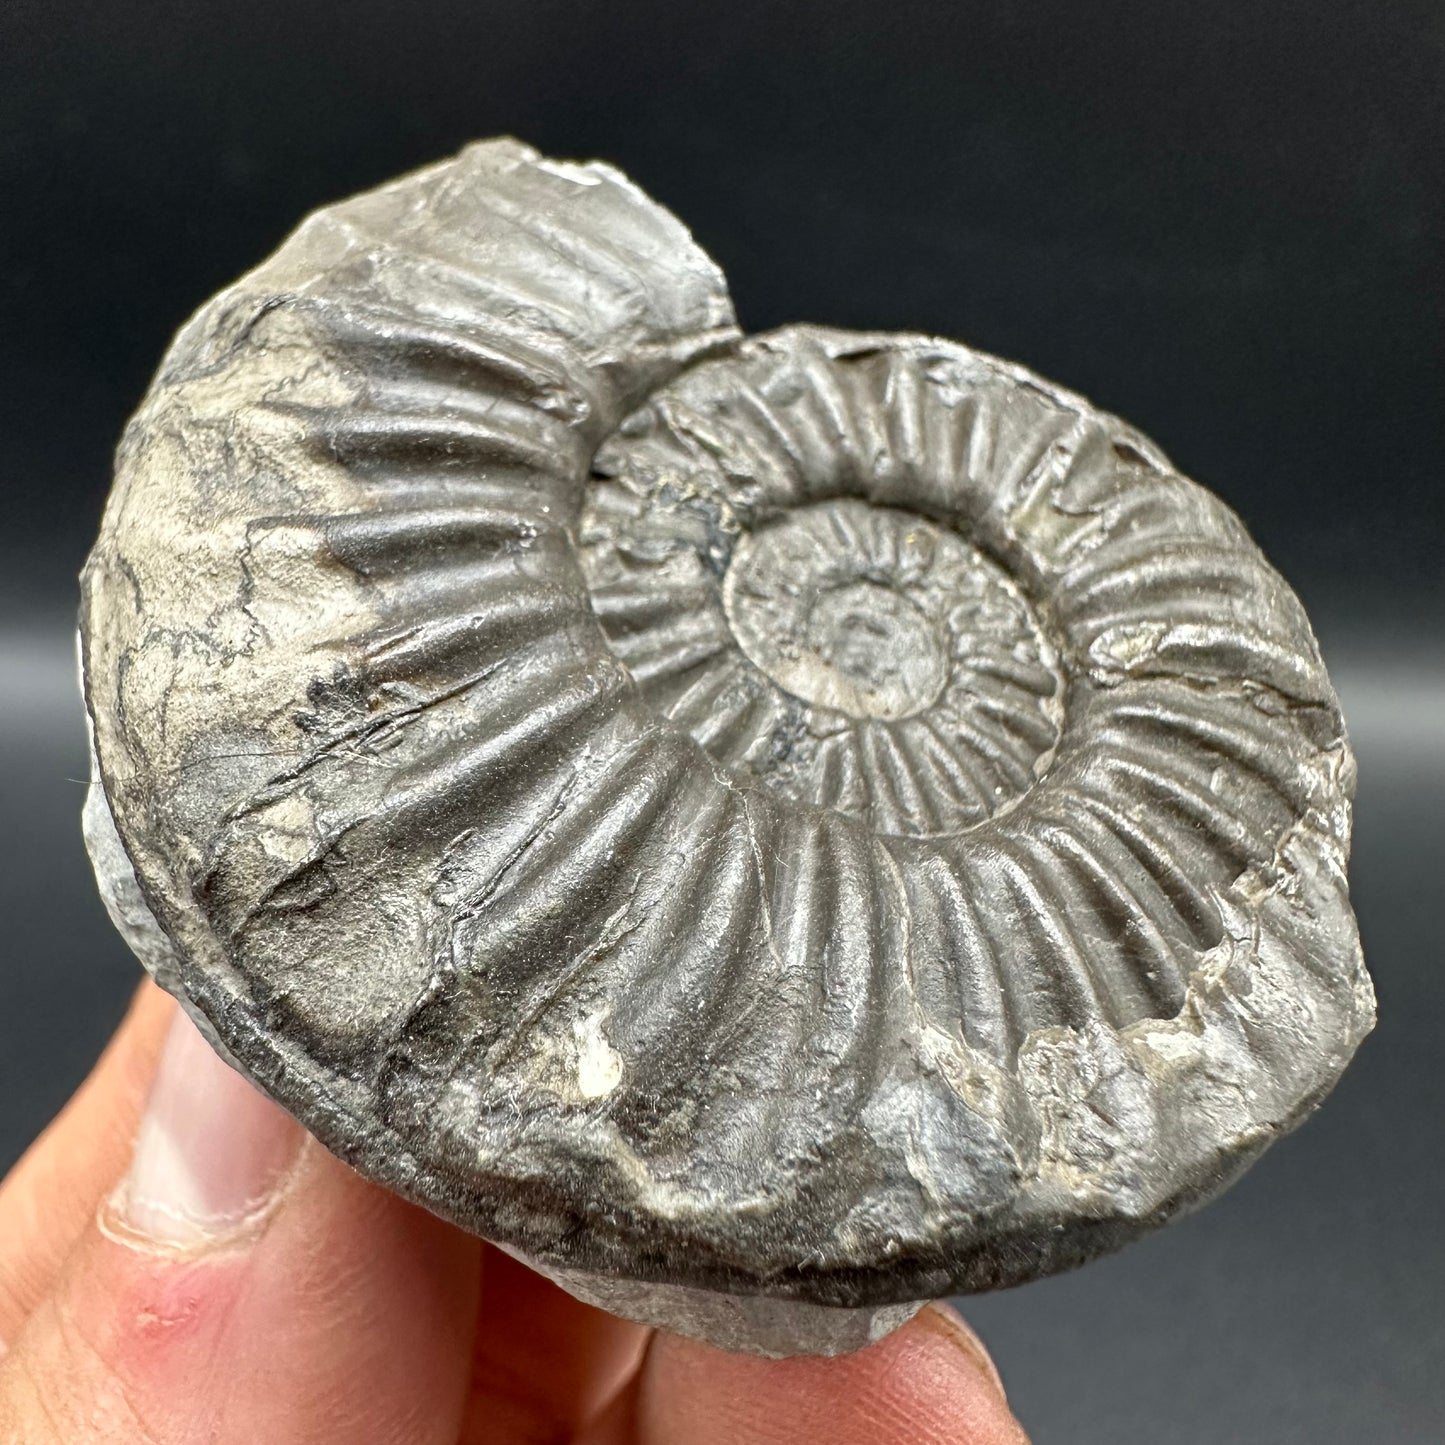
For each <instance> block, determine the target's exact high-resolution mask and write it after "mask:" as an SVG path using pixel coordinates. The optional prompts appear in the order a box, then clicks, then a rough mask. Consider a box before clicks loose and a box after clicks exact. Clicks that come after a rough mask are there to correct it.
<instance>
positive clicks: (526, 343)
mask: <svg viewBox="0 0 1445 1445" xmlns="http://www.w3.org/2000/svg"><path fill="white" fill-rule="evenodd" d="M83 580H84V601H83V609H82V624H81V634H82V646H83V659H84V673H85V689H86V701H87V706H88V710H89V714H90V718H91V722H92V728H93V737H94V745H95V753H96V760H97V769H98V771H97V774H96V776H97V778H98V779H99V783H98V785H97V787H96V788H94V789H93V790H92V794H91V799H90V802H89V804H88V807H87V819H86V823H87V828H86V831H87V836H88V839H89V841H90V846H91V850H92V856H93V858H94V860H95V863H96V867H97V873H98V876H99V878H100V881H101V886H102V891H103V892H104V894H105V895H106V898H107V901H108V903H109V905H110V907H111V910H112V913H113V915H114V916H115V918H116V921H117V923H118V925H119V926H120V927H121V928H122V930H123V931H124V932H125V934H126V936H127V938H128V939H130V940H131V942H132V944H133V946H134V947H135V948H136V950H137V952H138V953H139V954H140V956H141V957H142V959H143V960H144V961H145V963H146V965H147V966H148V967H149V968H150V969H151V970H152V972H154V973H155V974H156V976H157V977H158V978H159V979H160V981H161V982H162V983H163V984H164V985H165V987H167V988H168V989H170V990H171V991H172V992H174V993H176V994H177V996H178V997H179V998H180V999H181V1000H182V1002H183V1003H184V1005H185V1006H186V1008H187V1009H188V1010H189V1011H190V1012H191V1013H192V1015H193V1016H194V1017H196V1018H197V1020H198V1021H199V1022H200V1023H201V1024H202V1026H203V1028H204V1029H205V1031H206V1032H207V1034H208V1036H209V1037H211V1038H212V1039H213V1040H214V1042H215V1043H216V1045H217V1047H218V1048H220V1049H222V1050H223V1052H224V1053H225V1054H226V1055H227V1057H229V1058H230V1059H231V1060H232V1061H233V1062H234V1063H235V1064H236V1065H237V1066H238V1067H239V1068H241V1069H242V1070H243V1071H244V1072H245V1073H247V1074H248V1075H249V1076H250V1077H251V1078H252V1079H253V1080H255V1081H256V1082H257V1083H258V1084H259V1085H260V1086H261V1087H262V1088H263V1089H265V1090H266V1091H267V1092H269V1093H270V1094H271V1095H273V1096H274V1097H275V1098H276V1099H278V1100H279V1101H280V1102H281V1103H282V1104H283V1105H284V1106H285V1107H286V1108H287V1109H289V1110H290V1111H291V1112H292V1113H293V1114H294V1115H295V1116H296V1117H297V1118H298V1119H300V1120H301V1121H302V1122H303V1123H304V1124H305V1125H306V1126H307V1127H308V1128H309V1129H310V1130H312V1131H313V1132H314V1133H315V1134H316V1135H317V1136H318V1137H319V1138H320V1139H321V1140H322V1141H323V1142H324V1143H325V1144H326V1145H327V1146H328V1147H329V1148H331V1149H332V1150H334V1151H335V1152H336V1153H337V1154H339V1155H340V1156H341V1157H342V1158H344V1159H346V1160H348V1161H349V1162H351V1163H352V1164H353V1165H355V1166H356V1167H357V1168H358V1169H359V1170H361V1171H362V1172H363V1173H364V1174H366V1175H368V1176H370V1177H371V1178H373V1179H376V1180H379V1181H381V1182H383V1183H384V1184H386V1185H389V1186H390V1187H391V1188H393V1189H395V1190H397V1191H399V1192H400V1193H401V1194H403V1195H406V1196H408V1197H410V1198H412V1199H415V1200H418V1201H420V1202H421V1203H422V1204H424V1205H426V1206H427V1207H428V1208H430V1209H432V1210H434V1211H435V1212H436V1213H438V1214H440V1215H442V1216H444V1217H445V1218H447V1219H450V1220H453V1221H455V1222H456V1223H458V1224H460V1225H462V1226H464V1227H465V1228H467V1229H470V1230H473V1231H475V1232H477V1233H478V1234H481V1235H484V1236H485V1237H487V1238H489V1239H492V1240H494V1241H496V1242H497V1243H498V1244H500V1245H501V1246H502V1247H504V1248H506V1249H508V1250H509V1251H511V1252H513V1253H515V1254H517V1255H518V1256H519V1257H521V1258H523V1259H525V1260H527V1261H528V1262H529V1263H531V1264H532V1265H534V1266H535V1267H536V1268H538V1269H541V1270H542V1271H544V1272H546V1273H548V1274H550V1275H551V1276H553V1277H554V1278H556V1279H558V1280H559V1281H560V1282H562V1283H563V1284H564V1285H566V1287H567V1288H569V1289H571V1290H573V1291H574V1292H575V1293H577V1294H579V1295H581V1296H582V1297H583V1298H587V1299H591V1300H594V1301H597V1302H600V1303H602V1304H604V1305H606V1306H607V1307H608V1308H611V1309H614V1310H616V1311H618V1312H619V1313H622V1314H626V1315H630V1316H632V1317H634V1318H637V1319H641V1320H644V1321H648V1322H652V1323H660V1324H664V1325H668V1326H671V1327H672V1328H675V1329H680V1330H683V1331H685V1332H689V1333H693V1334H698V1335H701V1336H703V1337H705V1338H709V1339H712V1340H714V1341H715V1342H717V1343H719V1344H723V1345H727V1346H732V1347H737V1348H748V1349H755V1350H762V1351H765V1352H768V1353H775V1354H783V1353H790V1352H795V1351H817V1352H835V1351H839V1350H846V1349H851V1348H856V1347H857V1346H859V1345H861V1344H864V1343H866V1342H867V1340H868V1339H870V1338H874V1337H876V1336H877V1335H879V1334H881V1333H883V1332H884V1331H886V1330H887V1329H889V1328H892V1327H893V1326H894V1325H896V1324H898V1323H900V1322H901V1321H902V1320H903V1319H906V1318H907V1317H908V1315H909V1314H910V1313H911V1312H912V1311H913V1310H914V1309H916V1308H917V1306H918V1303H919V1302H920V1301H923V1300H926V1299H930V1298H933V1297H936V1296H940V1295H946V1294H950V1293H954V1292H958V1291H970V1290H984V1289H991V1288H995V1287H998V1286H1002V1285H1009V1284H1014V1283H1017V1282H1019V1281H1022V1280H1027V1279H1031V1278H1034V1277H1035V1276H1038V1275H1043V1274H1047V1273H1049V1272H1051V1271H1055V1270H1061V1269H1067V1268H1070V1267H1072V1266H1075V1265H1078V1264H1081V1263H1083V1262H1084V1261H1086V1260H1088V1259H1091V1258H1093V1257H1094V1256H1097V1255H1099V1254H1102V1253H1104V1252H1105V1251H1108V1250H1112V1249H1116V1248H1118V1247H1119V1246H1120V1245H1122V1244H1125V1243H1127V1242H1128V1241H1130V1240H1132V1239H1135V1238H1137V1237H1138V1236H1140V1235H1141V1234H1143V1233H1145V1232H1146V1231H1148V1230H1150V1229H1153V1228H1155V1227H1156V1226H1158V1225H1159V1224H1161V1223H1163V1222H1165V1221H1167V1220H1168V1219H1170V1218H1172V1217H1173V1216H1174V1215H1176V1214H1178V1213H1180V1212H1181V1211H1184V1210H1187V1209H1189V1208H1191V1207H1193V1206H1195V1205H1197V1204H1199V1203H1201V1202H1202V1201H1204V1200H1206V1199H1208V1198H1209V1197H1211V1196H1212V1195H1214V1194H1216V1193H1217V1192H1218V1191H1219V1190H1221V1189H1222V1188H1224V1187H1225V1186H1226V1185H1227V1184H1228V1183H1229V1182H1230V1181H1231V1180H1233V1179H1234V1178H1235V1177H1236V1176H1238V1175H1239V1173H1240V1172H1241V1171H1242V1170H1243V1169H1244V1168H1245V1167H1246V1166H1247V1165H1248V1164H1249V1163H1250V1162H1251V1161H1252V1160H1253V1159H1255V1158H1256V1157H1257V1156H1258V1155H1259V1153H1260V1152H1261V1151H1262V1150H1263V1149H1264V1148H1265V1147H1266V1146H1267V1145H1268V1144H1269V1143H1271V1142H1272V1141H1273V1140H1274V1139H1276V1138H1277V1137H1278V1136H1279V1135H1280V1134H1282V1133H1284V1132H1285V1131H1287V1130H1289V1129H1291V1128H1293V1127H1294V1126H1295V1125H1296V1124H1298V1123H1299V1122H1300V1121H1301V1120H1302V1119H1303V1118H1304V1117H1305V1116H1306V1115H1307V1114H1308V1113H1309V1112H1310V1111H1311V1110H1312V1109H1313V1108H1314V1107H1315V1106H1316V1105H1317V1104H1318V1103H1319V1101H1320V1100H1321V1099H1322V1098H1323V1096H1324V1095H1325V1093H1326V1092H1327V1091H1328V1090H1329V1089H1330V1087H1331V1086H1332V1085H1333V1084H1334V1082H1335V1080H1336V1079H1337V1078H1338V1076H1339V1074H1340V1072H1341V1070H1342V1069H1343V1068H1344V1067H1345V1065H1346V1063H1347V1062H1348V1060H1349V1058H1350V1056H1351V1054H1352V1053H1353V1051H1354V1049H1355V1047H1356V1045H1357V1044H1358V1042H1359V1040H1360V1039H1361V1038H1362V1036H1363V1035H1364V1034H1365V1033H1366V1032H1367V1031H1368V1029H1369V1028H1370V1025H1371V1023H1372V1020H1373V997H1372V993H1371V989H1370V984H1369V979H1368V976H1367V975H1366V973H1365V971H1364V967H1363V964H1362V962H1361V958H1360V951H1359V943H1358V937H1357V934H1356V931H1355V926H1354V921H1353V917H1352V914H1351V912H1350V907H1349V902H1348V897H1347V892H1346V881H1345V864H1346V859H1347V854H1348V844H1349V827H1350V798H1351V794H1352V789H1353V782H1354V766H1353V760H1352V758H1351V754H1350V751H1349V747H1348V745H1347V742H1346V738H1345V731H1344V726H1343V723H1342V720H1341V717H1340V712H1339V707H1338V704H1337V702H1336V699H1335V695H1334V693H1333V691H1332V690H1331V688H1330V684H1329V680H1328V678H1327V677H1326V674H1325V670H1324V667H1323V665H1322V663H1321V660H1320V656H1319V651H1318V648H1317V646H1316V643H1315V640H1314V637H1313V635H1312V633H1311V631H1310V627H1309V624H1308V621H1307V620H1306V618H1305V616H1304V613H1303V611H1302V610H1301V608H1300V605H1299V603H1298V601H1297V600H1296V598H1295V596H1294V594H1293V593H1292V592H1291V591H1290V590H1289V588H1288V587H1287V586H1286V585H1285V584H1284V582H1283V581H1282V580H1281V579H1280V578H1279V577H1278V575H1277V574H1276V573H1275V572H1274V571H1273V570H1272V569H1271V568H1270V567H1269V566H1268V564H1267V563H1266V562H1265V561H1264V559H1263V557H1262V556H1261V555H1260V553H1259V552H1258V550H1257V549H1256V548H1255V546H1254V545H1253V543H1252V542H1251V541H1250V539H1249V537H1248V535H1247V533H1246V532H1245V529H1244V527H1243V526H1242V525H1241V523H1240V522H1239V520H1238V519H1237V518H1236V517H1235V516H1234V515H1233V514H1232V513H1231V512H1230V511H1229V510H1228V509H1227V508H1226V507H1224V506H1223V505H1222V504H1221V503H1220V502H1219V501H1218V500H1216V499H1215V498H1214V497H1213V496H1212V495H1211V494H1210V493H1208V492H1206V491H1204V490H1203V489H1202V488H1200V487H1198V486H1197V485H1195V484H1194V483H1193V482H1190V481H1188V480H1186V479H1185V478H1183V477H1181V476H1179V475H1178V474H1177V473H1176V472H1175V471H1174V470H1173V468H1172V467H1171V466H1170V464H1169V462H1168V460H1167V459H1166V458H1165V457H1164V456H1163V455H1162V454H1161V453H1160V451H1159V450H1158V448H1157V447H1155V446H1154V445H1153V444H1152V443H1151V442H1149V441H1148V440H1147V439H1146V438H1145V437H1143V436H1141V435H1140V434H1139V433H1138V432H1136V431H1134V430H1133V429H1132V428H1130V427H1128V426H1126V425H1125V424H1124V423H1122V422H1120V421H1119V420H1117V419H1116V418H1114V417H1112V416H1109V415H1106V414H1104V413H1101V412H1099V411H1097V410H1095V409H1094V408H1092V407H1090V406H1089V405H1088V403H1086V402H1085V401H1084V400H1083V399H1082V398H1080V397H1078V396H1075V395H1073V394H1071V393H1069V392H1067V391H1064V390H1062V389H1060V388H1059V387H1056V386H1054V385H1052V384H1051V383H1049V382H1046V381H1043V380H1041V379H1040V378H1038V377H1036V376H1034V375H1032V374H1031V373H1030V372H1028V371H1025V370H1024V369H1023V368H1021V367H1018V366H1014V365H1012V364H1009V363H1007V362H1003V361H999V360H997V359H996V358H994V357H990V356H985V355H982V354H980V353H978V352H975V351H972V350H970V349H968V348H967V347H964V346H960V345H957V344H956V343H953V342H949V341H942V340H936V339H934V338H931V337H925V336H913V335H885V334H858V333H849V332H843V331H836V330H830V329H827V328H823V327H815V326H797V327H789V328H786V329H784V330H781V331H777V332H774V333H771V334H769V335H763V336H756V337H744V336H743V335H742V334H741V333H740V332H739V330H738V328H737V326H736V325H735V323H734V317H733V311H732V307H731V304H730V301H729V299H728V294H727V290H726V286H725V283H724V280H723V277H722V275H721V274H720V272H719V271H718V269H717V268H716V267H715V266H714V265H713V264H712V263H711V262H710V261H709V260H708V258H707V257H706V256H705V255H704V254H703V253H702V252H701V251H700V250H699V249H698V247H697V246H696V244H695V243H694V242H693V241H692V239H691V237H690V236H689V235H688V233H687V232H686V231H685V230H684V229H683V227H682V226H681V225H680V224H679V223H678V222H677V221H676V220H675V219H674V218H673V217H672V216H671V215H669V214H668V213H667V212H665V211H663V210H662V209H661V208H659V207H658V206H657V205H656V204H654V203H653V202H652V201H650V200H649V199H648V198H647V197H646V196H644V195H643V194H642V193H641V192H640V191H638V190H637V189H636V187H634V186H633V185H631V184H630V183H629V182H628V181H627V180H626V179H625V178H624V177H623V176H621V175H619V174H618V173H617V172H616V171H614V170H612V169H610V168H609V167H607V166H605V165H599V164H595V163H594V164H585V165H582V164H571V163H559V162H554V161H550V160H546V159H543V158H542V157H540V156H539V155H537V154H536V152H534V151H532V150H531V149H529V148H528V147H526V146H524V145H521V144H519V143H517V142H515V141H511V140H499V141H489V142H485V143H482V144H479V145H475V146H472V147H471V148H469V149H467V150H466V151H464V152H463V153H462V154H461V155H460V156H458V157H457V158H456V159H454V160H451V161H447V162H444V163H442V164H440V165H436V166H433V167H431V168H429V169H427V170H424V171H420V172H418V173H416V174H414V175H410V176H406V177H403V178H402V179H401V180H398V181H396V182H394V183H392V184H389V185H386V186H383V187H381V188H379V189H378V190H375V191H372V192H369V193H367V194H365V195H362V196H358V197H355V198H353V199H351V200H348V201H344V202H342V203H340V204H338V205H334V206H330V207H327V208H326V209H324V210H322V211H320V212H318V213H317V214H315V215H313V216H312V217H310V218H309V219H308V220H307V221H305V222H304V223H303V224H302V225H301V227H300V228H299V229H298V230H297V231H296V232H295V234H294V235H292V236H291V238H290V239H289V240H288V241H287V242H286V243H285V244H284V245H283V246H282V247H281V249H280V250H279V251H278V252H277V253H276V254H275V255H274V256H273V257H272V258H271V259H270V260H268V261H267V262H265V263H264V264H263V265H262V266H260V267H259V268H258V269H257V270H255V271H253V272H251V273H250V274H249V275H247V276H245V277H243V278H242V279H241V280H240V281H238V282H237V283H236V284H235V285H234V286H232V287H231V288H230V289H228V290H226V291H224V292H222V293H221V294H220V295H219V296H217V297H216V298H215V299H214V300H212V301H211V302H209V303H208V304H207V305H206V306H205V307H204V308H203V309H202V310H201V311H200V312H199V313H198V314H197V315H196V317H195V318H194V319H193V320H192V321H190V322H189V324H188V325H187V326H186V327H185V328H184V329H183V330H182V331H181V333H180V335H179V336H178V337H177V338H176V341H175V343H174V344H173V346H172V348H171V350H170V353H169V355H168V356H167V357H166V360H165V362H164V363H163V365H162V367H161V370H160V372H159V374H158V375H157V377H156V379H155V382H154V384H153V386H152V388H151V390H150V393H149V394H148V396H147V397H146V399H145V402H144V404H143V405H142V407H141V409H140V411H139V412H138V413H137V415H136V417H135V418H134V419H133V421H132V422H131V424H130V426H129V427H128V429H127V431H126V433H125V436H124V439H123V441H122V443H121V446H120V449H119V454H118V460H117V479H116V484H115V489H114V492H113V494H112V497H111V500H110V503H109V506H108V509H107V511H106V515H105V520H104V524H103V526H102V530H101V535H100V539H99V541H98V542H97V543H96V546H95V549H94V551H93V553H92V555H91V558H90V560H89V562H88V564H87V566H86V569H85V573H84V579H83Z"/></svg>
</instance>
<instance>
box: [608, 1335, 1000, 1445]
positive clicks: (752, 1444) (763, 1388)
mask: <svg viewBox="0 0 1445 1445" xmlns="http://www.w3.org/2000/svg"><path fill="white" fill-rule="evenodd" d="M637 1415H638V1425H639V1438H640V1440H641V1441H643V1442H645V1445H724V1442H727V1445H743V1442H747V1445H783V1442H795V1441H797V1440H812V1439H818V1440H827V1441H828V1442H829V1445H904V1442H907V1445H944V1442H947V1445H1026V1437H1025V1435H1024V1433H1023V1430H1022V1428H1021V1427H1020V1425H1019V1423H1018V1421H1017V1420H1016V1419H1015V1418H1014V1416H1013V1414H1012V1412H1011V1411H1010V1410H1009V1407H1008V1403H1007V1401H1006V1399H1005V1397H1004V1393H1003V1388H1002V1384H1001V1382H1000V1380H999V1375H998V1371H997V1370H996V1369H995V1368H994V1365H993V1362H992V1360H991V1359H990V1357H989V1355H988V1352H987V1350H985V1349H984V1348H983V1345H982V1342H981V1341H979V1340H978V1337H977V1336H976V1335H974V1333H973V1331H972V1330H970V1329H969V1328H968V1327H967V1326H966V1325H964V1324H963V1322H962V1320H961V1319H959V1318H958V1316H956V1315H955V1314H954V1312H953V1311H952V1310H949V1309H948V1308H947V1307H946V1306H945V1307H942V1308H936V1307H933V1306H929V1307H928V1308H926V1309H924V1310H922V1311H920V1313H919V1315H918V1316H917V1317H915V1318H914V1319H913V1320H911V1321H910V1322H909V1323H908V1324H906V1325H904V1326H902V1328H900V1329H898V1330H895V1331H894V1332H893V1333H892V1334H890V1335H888V1336H887V1337H886V1338H884V1339H882V1340H880V1341H878V1342H877V1343H876V1344H873V1345H870V1346H868V1348H866V1349H864V1350H860V1351H858V1352H857V1353H856V1354H851V1355H842V1356H839V1357H837V1358H834V1359H820V1358H817V1357H810V1356H799V1357H796V1358H793V1359H786V1360H765V1359H759V1358H756V1357H753V1356H748V1355H734V1354H728V1353H726V1352H724V1351H722V1350H716V1349H713V1348H712V1347H711V1346H708V1345H704V1344H700V1343H698V1342H697V1341H694V1340H686V1339H682V1338H680V1337H679V1336H676V1335H664V1334H659V1335H658V1336H657V1338H656V1339H655V1340H654V1341H653V1344H652V1347H651V1349H650V1350H649V1351H648V1356H647V1359H646V1361H645V1363H644V1366H643V1373H642V1376H641V1379H640V1381H639V1389H638V1399H637Z"/></svg>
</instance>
